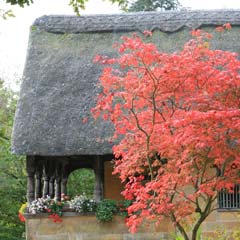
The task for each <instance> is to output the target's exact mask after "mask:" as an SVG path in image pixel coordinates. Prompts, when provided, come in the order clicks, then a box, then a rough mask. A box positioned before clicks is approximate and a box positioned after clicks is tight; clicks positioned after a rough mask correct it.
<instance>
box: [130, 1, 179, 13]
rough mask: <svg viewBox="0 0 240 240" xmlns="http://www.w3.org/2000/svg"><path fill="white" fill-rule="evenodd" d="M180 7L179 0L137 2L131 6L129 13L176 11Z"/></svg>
mask: <svg viewBox="0 0 240 240" xmlns="http://www.w3.org/2000/svg"><path fill="white" fill-rule="evenodd" d="M179 7H180V3H179V1H178V0H137V1H135V2H133V3H131V4H129V7H128V11H129V12H140V11H158V10H175V9H177V8H179Z"/></svg>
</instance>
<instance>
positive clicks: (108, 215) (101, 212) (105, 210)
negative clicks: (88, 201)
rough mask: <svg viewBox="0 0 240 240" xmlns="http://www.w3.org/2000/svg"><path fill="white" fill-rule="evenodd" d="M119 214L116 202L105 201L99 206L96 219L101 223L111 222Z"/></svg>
mask: <svg viewBox="0 0 240 240" xmlns="http://www.w3.org/2000/svg"><path fill="white" fill-rule="evenodd" d="M118 212H119V208H118V206H117V202H116V201H114V200H111V199H104V200H102V201H101V202H100V203H99V204H98V206H97V210H96V217H97V220H98V221H100V222H110V221H112V219H113V215H114V214H117V213H118Z"/></svg>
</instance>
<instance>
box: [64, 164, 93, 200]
mask: <svg viewBox="0 0 240 240" xmlns="http://www.w3.org/2000/svg"><path fill="white" fill-rule="evenodd" d="M94 186H95V174H94V171H93V169H90V168H80V169H76V170H74V171H73V172H71V173H70V175H69V177H68V183H67V189H68V195H69V196H70V197H73V196H77V195H82V194H86V195H87V196H88V197H89V198H93V195H94Z"/></svg>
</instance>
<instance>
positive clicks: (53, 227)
mask: <svg viewBox="0 0 240 240" xmlns="http://www.w3.org/2000/svg"><path fill="white" fill-rule="evenodd" d="M168 227H170V226H169V225H168V224H165V227H164V229H160V228H159V229H156V228H155V227H154V225H151V226H148V227H147V226H146V227H145V228H144V229H143V228H142V229H140V231H139V232H138V233H137V234H130V233H129V232H128V229H127V227H126V226H125V222H124V218H123V217H120V216H116V217H115V218H114V219H113V221H112V222H110V223H100V222H98V221H97V220H96V217H95V216H81V215H77V214H75V216H74V214H71V216H68V214H67V213H65V216H64V217H63V222H62V223H54V222H52V220H51V219H48V218H47V216H44V215H43V216H39V217H27V219H26V237H27V240H135V239H138V240H160V239H168V238H167V235H168V234H167V232H168ZM160 230H165V232H162V231H160Z"/></svg>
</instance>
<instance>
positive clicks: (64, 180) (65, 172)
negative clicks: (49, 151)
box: [61, 160, 69, 195]
mask: <svg viewBox="0 0 240 240" xmlns="http://www.w3.org/2000/svg"><path fill="white" fill-rule="evenodd" d="M68 167H69V161H67V160H65V161H63V162H62V184H61V190H62V193H64V195H67V181H68V176H69V168H68Z"/></svg>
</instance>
